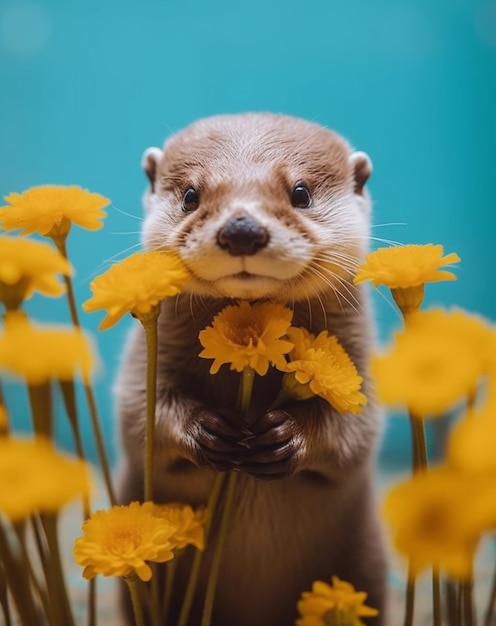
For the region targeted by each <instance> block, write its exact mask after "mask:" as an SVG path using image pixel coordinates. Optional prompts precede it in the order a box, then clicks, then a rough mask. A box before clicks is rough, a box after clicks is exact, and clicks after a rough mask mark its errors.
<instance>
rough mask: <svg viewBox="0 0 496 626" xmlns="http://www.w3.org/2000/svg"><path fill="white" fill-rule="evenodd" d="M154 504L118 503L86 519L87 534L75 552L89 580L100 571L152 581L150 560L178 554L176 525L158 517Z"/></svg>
mask: <svg viewBox="0 0 496 626" xmlns="http://www.w3.org/2000/svg"><path fill="white" fill-rule="evenodd" d="M154 507H155V505H154V504H153V503H152V502H145V503H143V504H140V503H139V502H131V504H129V505H127V506H118V505H116V506H113V507H112V508H111V509H110V510H100V511H96V512H95V513H93V515H92V516H91V517H90V518H89V519H87V520H86V521H85V522H83V525H82V530H83V536H82V537H78V538H77V539H76V541H75V542H74V548H73V553H74V558H75V560H76V563H77V564H78V565H80V566H81V567H84V570H83V576H84V577H85V578H86V579H88V580H90V579H91V578H94V577H95V576H96V575H97V574H102V575H103V576H122V577H123V576H130V575H132V574H136V575H137V576H138V577H139V578H140V579H141V580H144V581H148V580H150V579H151V577H152V571H151V568H150V566H149V565H148V562H153V563H163V562H164V561H170V560H171V559H172V558H173V557H174V554H173V552H172V550H173V548H174V547H175V546H174V544H173V543H172V542H171V537H172V535H173V534H174V532H175V527H174V526H173V525H171V524H168V523H167V522H166V521H164V520H163V519H161V518H159V517H157V516H156V515H155V514H154Z"/></svg>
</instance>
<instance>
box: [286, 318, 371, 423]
mask: <svg viewBox="0 0 496 626" xmlns="http://www.w3.org/2000/svg"><path fill="white" fill-rule="evenodd" d="M288 337H289V340H290V341H291V342H292V343H293V344H294V346H295V347H294V349H293V350H292V351H291V352H290V353H289V358H290V362H289V363H288V364H287V365H286V369H287V370H288V372H291V373H289V374H285V375H284V377H283V390H284V391H286V392H288V393H289V394H291V395H296V397H298V398H300V399H305V398H307V397H310V396H311V395H312V394H315V395H318V396H320V397H322V398H324V399H325V400H327V402H329V404H331V405H332V406H333V407H334V408H335V409H336V410H337V411H339V412H340V413H346V412H350V413H360V412H361V411H362V406H361V405H365V404H366V403H367V398H366V397H365V395H364V394H363V393H361V391H360V388H361V384H362V382H363V378H362V377H361V376H359V375H358V372H357V370H356V367H355V365H354V364H353V362H352V360H351V359H350V357H349V356H348V354H347V352H346V351H345V350H344V348H343V347H342V346H341V344H340V343H339V341H338V339H337V338H336V337H334V336H332V335H331V336H329V334H328V332H327V331H322V332H321V333H319V335H317V337H315V336H314V335H312V334H311V333H309V332H308V331H307V330H306V329H304V328H294V327H291V328H290V329H288ZM295 381H296V382H295ZM296 383H297V384H296ZM298 385H299V386H300V389H298Z"/></svg>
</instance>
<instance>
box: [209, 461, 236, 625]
mask: <svg viewBox="0 0 496 626" xmlns="http://www.w3.org/2000/svg"><path fill="white" fill-rule="evenodd" d="M237 480H238V474H237V473H236V472H229V474H228V479H227V486H226V494H225V499H224V509H223V511H222V517H221V520H220V528H219V535H218V537H217V543H216V545H215V550H214V555H213V558H212V563H211V566H210V572H209V574H210V575H209V578H208V583H207V589H206V592H205V603H204V605H203V614H202V619H201V626H210V624H211V621H212V611H213V608H214V599H215V591H216V588H217V580H218V578H219V573H220V565H221V561H222V552H223V551H224V545H225V543H226V539H227V529H228V526H229V521H230V517H231V511H232V505H233V502H234V494H235V490H236V483H237Z"/></svg>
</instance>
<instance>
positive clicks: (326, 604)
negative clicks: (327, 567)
mask: <svg viewBox="0 0 496 626" xmlns="http://www.w3.org/2000/svg"><path fill="white" fill-rule="evenodd" d="M366 598H367V594H366V593H365V592H362V591H356V590H355V587H354V586H353V585H352V584H351V583H349V582H346V581H344V580H340V579H339V578H338V577H337V576H333V577H332V584H331V585H329V584H327V583H325V582H323V581H321V580H316V581H315V582H314V583H313V585H312V591H304V592H303V593H302V594H301V599H300V600H299V601H298V611H299V613H300V615H301V617H300V618H299V619H297V620H296V626H327V625H328V624H336V626H337V625H338V624H346V626H365V622H363V621H362V620H361V619H360V618H361V617H374V616H376V615H378V614H379V611H377V609H374V608H372V607H370V606H366V605H365V604H364V602H365V600H366Z"/></svg>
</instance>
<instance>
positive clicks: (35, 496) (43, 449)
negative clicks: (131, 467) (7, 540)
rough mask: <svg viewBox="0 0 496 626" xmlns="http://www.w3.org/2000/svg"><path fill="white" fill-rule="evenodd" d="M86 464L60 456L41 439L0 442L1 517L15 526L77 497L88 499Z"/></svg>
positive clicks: (88, 485) (8, 438) (88, 488)
mask: <svg viewBox="0 0 496 626" xmlns="http://www.w3.org/2000/svg"><path fill="white" fill-rule="evenodd" d="M89 492H90V474H89V469H88V466H87V464H86V463H84V462H82V461H80V460H78V459H75V458H71V457H68V456H66V455H64V454H61V453H60V452H58V451H57V450H56V449H55V448H54V447H53V445H52V444H51V442H49V441H48V440H45V439H43V438H41V437H39V438H37V439H34V440H28V439H18V438H13V437H1V438H0V513H3V514H5V515H6V516H7V517H8V518H9V519H11V520H12V521H13V522H17V521H20V520H22V519H24V518H26V517H29V516H30V515H32V514H33V513H36V512H40V513H53V512H55V511H57V510H59V509H61V508H62V507H63V506H64V505H65V504H67V503H68V502H69V501H70V500H73V499H74V498H76V497H77V496H88V495H89Z"/></svg>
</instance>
